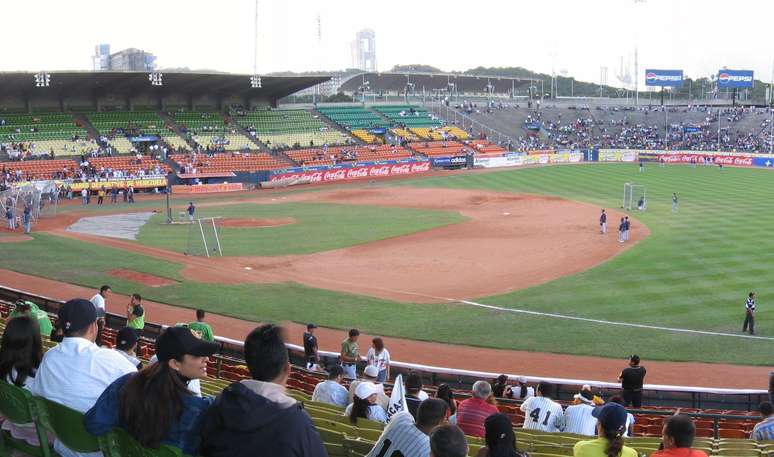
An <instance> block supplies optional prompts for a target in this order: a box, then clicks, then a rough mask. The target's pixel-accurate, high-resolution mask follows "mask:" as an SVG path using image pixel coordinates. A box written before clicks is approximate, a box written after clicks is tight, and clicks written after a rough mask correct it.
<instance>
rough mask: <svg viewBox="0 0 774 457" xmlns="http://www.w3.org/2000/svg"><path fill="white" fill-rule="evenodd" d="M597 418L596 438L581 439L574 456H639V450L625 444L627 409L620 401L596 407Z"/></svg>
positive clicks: (594, 414) (595, 414) (593, 413)
mask: <svg viewBox="0 0 774 457" xmlns="http://www.w3.org/2000/svg"><path fill="white" fill-rule="evenodd" d="M591 415H592V416H594V417H595V418H596V419H597V436H598V437H599V438H597V439H595V440H588V441H579V442H577V443H575V447H574V448H573V456H574V457H637V451H635V450H634V449H632V448H630V447H628V446H624V438H623V435H624V432H625V431H626V409H625V408H624V407H623V406H621V405H619V404H618V403H607V404H605V405H604V406H598V407H596V408H594V411H592V413H591Z"/></svg>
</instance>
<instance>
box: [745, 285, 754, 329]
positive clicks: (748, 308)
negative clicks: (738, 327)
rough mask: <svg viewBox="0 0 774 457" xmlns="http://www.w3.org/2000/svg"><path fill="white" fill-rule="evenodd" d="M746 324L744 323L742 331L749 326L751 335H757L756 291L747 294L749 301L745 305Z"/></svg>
mask: <svg viewBox="0 0 774 457" xmlns="http://www.w3.org/2000/svg"><path fill="white" fill-rule="evenodd" d="M744 308H745V313H744V325H742V333H744V332H746V331H747V328H748V326H749V328H750V335H755V292H750V293H749V294H748V295H747V303H745V305H744Z"/></svg>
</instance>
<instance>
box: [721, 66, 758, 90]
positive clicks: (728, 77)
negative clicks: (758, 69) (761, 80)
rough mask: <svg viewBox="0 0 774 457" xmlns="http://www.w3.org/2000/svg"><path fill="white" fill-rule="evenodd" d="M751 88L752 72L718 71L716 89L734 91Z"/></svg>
mask: <svg viewBox="0 0 774 457" xmlns="http://www.w3.org/2000/svg"><path fill="white" fill-rule="evenodd" d="M752 86H753V71H752V70H720V71H718V87H720V88H721V89H736V88H740V87H752Z"/></svg>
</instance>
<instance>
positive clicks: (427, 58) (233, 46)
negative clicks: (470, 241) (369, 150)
mask: <svg viewBox="0 0 774 457" xmlns="http://www.w3.org/2000/svg"><path fill="white" fill-rule="evenodd" d="M2 3H3V9H2V18H3V20H2V26H0V30H1V31H2V36H3V45H2V47H0V70H2V71H8V70H26V71H38V70H44V69H45V70H49V71H54V70H90V69H91V55H92V54H93V53H94V45H96V44H98V43H109V44H110V45H111V51H113V52H115V51H118V50H120V49H123V48H127V47H137V48H141V49H144V50H147V51H150V52H152V53H154V54H155V55H156V56H157V57H158V60H157V63H158V65H159V66H160V67H189V68H192V69H193V68H196V69H200V68H208V69H214V70H220V71H228V72H237V73H251V72H252V69H253V54H254V42H255V40H254V33H255V32H254V20H255V2H254V0H221V1H212V0H209V1H201V0H187V1H181V0H131V1H126V0H121V1H115V0H101V1H97V0H93V1H92V0H67V1H64V0H23V1H20V0H4V1H3V2H2ZM258 14H259V38H258V41H259V46H258V55H259V63H258V71H259V73H267V72H271V71H282V70H292V71H304V70H319V69H324V70H334V69H343V68H346V67H349V66H351V64H352V58H351V52H350V42H351V41H352V40H353V38H354V35H355V32H356V31H357V30H360V29H363V28H371V29H373V30H374V31H375V32H376V51H377V63H378V68H379V70H381V71H386V70H389V69H390V68H392V66H393V65H396V64H417V63H421V64H427V65H433V66H436V67H438V68H441V69H442V70H445V71H451V70H466V69H468V68H473V67H477V66H521V67H525V68H529V69H532V70H536V71H540V72H545V73H549V74H550V73H551V71H552V68H553V69H554V70H555V72H556V73H557V74H560V72H562V71H563V70H566V71H567V72H568V73H569V75H571V76H575V77H577V78H578V79H582V80H586V81H592V82H599V80H600V67H602V66H606V67H608V82H609V83H610V84H615V83H616V76H615V75H616V74H617V73H619V70H620V65H621V57H623V58H624V64H626V62H630V65H631V70H632V71H633V70H634V63H633V61H634V57H633V55H634V48H635V45H638V47H639V68H640V72H639V73H640V81H644V76H643V75H644V70H645V68H664V69H669V68H682V69H684V70H685V72H686V75H687V76H692V77H697V76H708V75H709V74H712V73H716V72H717V69H719V68H721V67H723V66H727V67H728V68H734V69H752V70H755V77H756V79H762V80H764V81H769V80H770V79H771V72H772V60H773V59H774V32H772V18H774V2H772V1H771V0H734V1H727V0H723V1H721V0H646V1H644V2H639V3H635V0H587V1H577V0H540V1H529V2H527V1H522V0H510V1H508V0H497V1H494V0H478V1H470V0H444V1H436V0H390V1H386V2H379V1H362V0H361V1H355V0H332V1H327V2H322V1H320V0H317V1H315V0H260V3H259V13H258ZM318 16H319V18H320V22H321V39H318V33H317V32H318V28H317V17H318Z"/></svg>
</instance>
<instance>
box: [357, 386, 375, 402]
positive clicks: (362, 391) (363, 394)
mask: <svg viewBox="0 0 774 457" xmlns="http://www.w3.org/2000/svg"><path fill="white" fill-rule="evenodd" d="M377 392H378V391H377V390H376V385H374V383H372V382H368V381H364V382H361V383H360V384H358V385H357V387H356V388H355V395H357V398H359V399H361V400H365V399H366V398H368V397H370V396H371V395H373V394H375V393H377Z"/></svg>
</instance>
